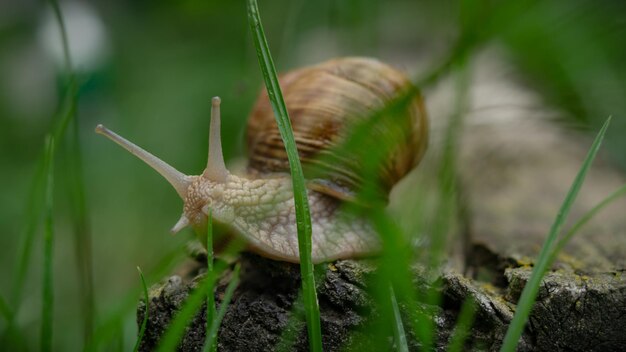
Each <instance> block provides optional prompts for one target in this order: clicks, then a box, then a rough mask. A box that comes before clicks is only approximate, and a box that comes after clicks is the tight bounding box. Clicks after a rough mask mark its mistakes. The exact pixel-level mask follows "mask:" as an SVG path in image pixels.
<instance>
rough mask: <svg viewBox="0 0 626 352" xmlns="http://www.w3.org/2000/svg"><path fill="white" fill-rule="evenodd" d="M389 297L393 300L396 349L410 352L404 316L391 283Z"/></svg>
mask: <svg viewBox="0 0 626 352" xmlns="http://www.w3.org/2000/svg"><path fill="white" fill-rule="evenodd" d="M389 299H390V300H391V309H392V311H393V337H394V340H395V343H396V349H397V350H398V351H400V352H408V351H409V346H408V345H407V342H406V335H405V333H404V325H403V324H402V316H401V315H400V308H399V307H398V301H397V300H396V294H395V292H393V286H391V284H390V285H389Z"/></svg>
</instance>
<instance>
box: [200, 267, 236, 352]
mask: <svg viewBox="0 0 626 352" xmlns="http://www.w3.org/2000/svg"><path fill="white" fill-rule="evenodd" d="M239 269H240V266H239V264H237V266H236V267H235V270H233V277H232V279H231V280H230V282H229V283H228V287H226V292H225V293H224V299H223V300H222V303H221V304H220V309H219V311H218V312H217V314H216V315H215V318H214V319H213V320H211V328H210V329H209V330H208V331H207V339H206V341H207V342H210V344H209V345H205V346H206V347H205V351H206V350H210V349H213V350H217V331H218V330H219V328H220V324H222V319H224V315H225V314H226V308H228V305H229V304H230V300H231V299H232V298H233V293H235V289H236V288H237V285H239Z"/></svg>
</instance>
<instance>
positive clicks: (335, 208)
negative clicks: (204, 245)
mask: <svg viewBox="0 0 626 352" xmlns="http://www.w3.org/2000/svg"><path fill="white" fill-rule="evenodd" d="M280 82H281V86H282V89H283V93H284V98H285V102H286V104H287V108H288V111H289V115H290V119H291V124H292V128H293V132H294V137H295V140H296V144H297V147H298V152H299V154H300V158H301V161H302V163H303V164H304V165H305V166H307V165H310V166H314V168H317V169H321V170H322V172H321V173H319V171H315V172H313V171H310V172H306V170H307V169H305V176H306V177H308V179H309V183H308V199H309V207H310V212H311V223H312V238H311V240H312V258H313V261H314V262H315V263H319V262H323V261H328V260H333V259H339V258H349V257H356V256H363V255H368V254H371V253H374V252H376V251H378V250H379V249H380V241H379V239H378V236H377V234H376V233H375V231H374V230H373V228H372V226H371V224H370V223H369V221H368V220H367V219H365V218H362V217H358V216H356V215H354V214H346V213H344V212H342V210H341V203H342V202H344V201H347V200H352V199H353V195H354V192H355V191H356V190H358V189H359V187H360V186H361V185H362V184H363V183H364V181H365V180H363V178H362V176H361V174H362V168H363V165H361V164H360V163H359V162H358V161H357V160H360V159H359V158H354V157H353V156H350V155H337V154H338V153H337V152H336V150H338V149H336V148H335V147H336V146H338V145H340V144H341V142H342V141H343V140H344V138H345V137H346V136H347V135H348V134H349V132H350V129H351V128H352V127H353V126H355V125H356V124H358V123H359V122H360V121H361V122H362V121H365V119H367V118H369V117H370V116H371V115H372V113H373V112H375V111H377V110H378V109H381V108H382V107H384V106H385V105H386V104H387V103H389V102H391V101H392V100H393V99H394V97H395V96H397V95H398V94H400V93H402V92H403V91H404V90H405V89H410V88H412V87H411V83H410V81H409V80H408V79H407V77H406V76H405V75H404V74H403V73H401V72H400V71H398V70H395V69H393V68H391V67H389V66H387V65H385V64H383V63H381V62H379V61H377V60H373V59H365V58H340V59H335V60H330V61H327V62H324V63H322V64H319V65H316V66H311V67H307V68H302V69H298V70H295V71H292V72H289V73H287V74H285V75H283V76H282V77H281V79H280ZM219 106H220V100H219V98H213V107H212V112H211V130H210V138H209V157H208V163H207V167H206V169H205V170H204V171H203V173H202V174H201V175H197V176H188V175H185V174H183V173H181V172H179V171H177V170H176V169H174V168H173V167H172V166H170V165H168V164H167V163H165V162H164V161H162V160H160V159H158V158H157V157H155V156H154V155H152V154H150V153H149V152H147V151H145V150H143V149H141V148H140V147H138V146H136V145H135V144H133V143H131V142H129V141H127V140H126V139H124V138H122V137H121V136H119V135H117V134H115V133H114V132H112V131H110V130H108V129H106V128H105V127H104V126H102V125H98V127H96V131H97V132H98V133H101V134H103V135H105V136H107V137H108V138H110V139H111V140H113V141H114V142H116V143H118V144H119V145H121V146H122V147H124V148H125V149H127V150H128V151H129V152H131V153H132V154H134V155H136V156H137V157H139V158H140V159H142V160H143V161H144V162H146V163H147V164H148V165H150V166H151V167H152V168H154V169H155V170H156V171H157V172H159V173H160V174H161V175H162V176H163V177H164V178H165V179H167V181H168V182H169V183H170V184H172V186H173V187H174V189H175V190H176V191H177V193H178V194H179V195H180V196H181V198H182V199H183V201H184V207H183V215H182V216H181V218H180V220H179V221H178V223H177V224H176V225H175V226H174V228H173V229H172V232H178V231H180V230H181V229H182V228H184V227H185V226H187V225H191V226H192V227H193V228H194V229H196V230H197V231H198V232H199V233H200V234H202V236H203V234H204V233H205V228H206V220H207V215H208V213H209V212H211V214H212V215H213V219H214V220H215V221H217V222H221V223H224V224H226V225H229V226H230V227H231V228H232V229H233V230H234V232H235V233H237V234H238V235H240V236H242V237H244V238H245V239H246V240H247V241H248V243H249V246H250V249H251V250H253V251H255V252H257V253H259V254H261V255H264V256H266V257H270V258H274V259H278V260H284V261H290V262H299V260H300V258H299V251H298V240H297V230H296V218H295V208H294V200H293V191H292V184H291V177H290V176H289V174H288V172H289V171H288V170H289V163H288V159H287V154H286V152H285V148H284V145H283V142H282V139H281V137H280V134H279V132H278V128H277V125H276V121H275V119H274V116H273V112H272V109H271V107H270V104H269V100H268V98H267V94H266V93H264V92H262V93H261V95H260V97H259V99H258V100H257V103H256V105H255V107H254V109H253V111H252V113H251V116H250V119H249V123H248V130H247V142H248V153H249V166H248V174H247V175H244V176H238V175H233V174H231V173H230V172H229V171H228V170H227V169H226V167H225V165H224V160H223V156H222V148H221V139H220V110H219V108H220V107H219ZM370 132H371V138H370V140H371V142H372V145H371V146H366V147H374V148H380V146H381V145H383V144H387V143H381V142H382V140H380V139H381V138H398V136H399V137H400V138H401V140H399V141H398V140H396V141H394V143H392V145H393V147H392V148H390V149H389V150H388V154H387V155H385V158H384V159H383V162H381V163H380V165H378V166H377V168H376V170H377V171H378V176H379V177H378V178H379V181H380V184H381V188H382V190H383V191H384V192H385V194H386V192H388V191H389V190H390V189H391V187H393V185H394V184H395V183H396V182H397V181H398V180H400V179H401V178H402V177H403V176H404V175H406V173H408V172H409V171H410V170H411V169H412V168H413V167H414V166H415V165H416V164H417V163H418V162H419V160H420V158H421V156H422V154H423V153H424V151H425V149H426V144H427V134H428V132H427V123H426V114H425V113H424V108H423V104H422V100H421V97H419V95H416V96H414V97H413V98H412V99H411V101H410V102H409V104H408V105H407V106H406V109H404V110H403V111H401V112H400V113H397V112H396V113H394V114H393V118H392V119H382V120H381V121H380V123H377V124H375V125H374V127H372V129H371V131H370ZM399 132H400V133H399ZM364 149H365V148H364ZM386 152H387V150H386ZM320 156H325V157H326V156H327V157H329V158H320Z"/></svg>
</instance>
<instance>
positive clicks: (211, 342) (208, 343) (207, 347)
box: [204, 210, 217, 351]
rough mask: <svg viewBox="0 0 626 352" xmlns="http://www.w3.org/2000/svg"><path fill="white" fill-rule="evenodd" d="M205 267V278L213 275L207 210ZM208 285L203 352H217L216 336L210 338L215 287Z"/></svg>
mask: <svg viewBox="0 0 626 352" xmlns="http://www.w3.org/2000/svg"><path fill="white" fill-rule="evenodd" d="M206 265H207V269H206V272H207V276H212V275H214V274H213V214H212V212H211V211H210V210H209V215H208V218H207V236H206ZM207 284H208V285H209V288H208V292H209V293H208V294H207V295H206V307H207V308H206V335H205V341H204V351H217V334H216V335H215V336H214V337H212V338H209V337H210V336H212V335H211V334H210V330H211V326H212V324H213V320H215V285H213V282H209V283H207Z"/></svg>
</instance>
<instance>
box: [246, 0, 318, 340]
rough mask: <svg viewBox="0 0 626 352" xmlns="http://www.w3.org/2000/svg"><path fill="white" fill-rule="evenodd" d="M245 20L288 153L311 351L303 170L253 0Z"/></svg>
mask: <svg viewBox="0 0 626 352" xmlns="http://www.w3.org/2000/svg"><path fill="white" fill-rule="evenodd" d="M247 8H248V22H249V24H250V28H251V30H252V38H253V41H254V44H255V47H256V52H257V56H258V60H259V65H260V66H261V71H262V72H263V78H264V81H265V87H266V88H267V93H268V96H269V99H270V102H271V104H272V109H273V110H274V116H275V118H276V123H277V124H278V130H279V131H280V135H281V138H282V140H283V143H284V144H285V149H286V152H287V157H288V159H289V169H290V172H291V180H292V184H293V194H294V202H295V208H296V227H297V231H298V250H299V254H300V274H301V276H302V292H303V297H304V309H305V312H306V318H307V319H306V320H307V331H308V337H309V347H310V350H311V351H314V352H318V351H321V350H322V332H321V324H320V313H319V303H318V301H317V293H316V286H315V277H314V272H313V261H312V259H311V250H312V244H311V234H312V228H311V214H310V211H309V202H308V199H307V189H306V185H305V180H304V174H303V172H302V165H301V164H300V159H299V157H298V149H297V148H296V142H295V140H294V137H293V131H292V128H291V121H290V120H289V114H288V112H287V107H286V106H285V101H284V99H283V94H282V91H281V89H280V84H279V82H278V77H277V75H276V69H275V67H274V62H273V60H272V56H271V53H270V49H269V46H268V44H267V39H266V38H265V34H264V32H263V26H262V24H261V18H260V15H259V9H258V5H257V2H256V0H248V2H247Z"/></svg>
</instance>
